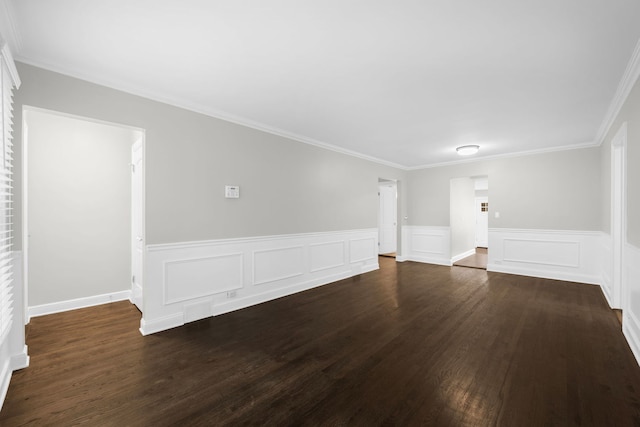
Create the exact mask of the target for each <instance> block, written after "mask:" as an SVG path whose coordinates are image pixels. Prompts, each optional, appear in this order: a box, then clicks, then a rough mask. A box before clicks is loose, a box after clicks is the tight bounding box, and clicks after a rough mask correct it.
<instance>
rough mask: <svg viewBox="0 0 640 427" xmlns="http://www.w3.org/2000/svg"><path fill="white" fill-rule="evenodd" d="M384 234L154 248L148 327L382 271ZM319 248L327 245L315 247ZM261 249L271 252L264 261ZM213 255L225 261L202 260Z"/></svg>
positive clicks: (373, 232)
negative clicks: (379, 244)
mask: <svg viewBox="0 0 640 427" xmlns="http://www.w3.org/2000/svg"><path fill="white" fill-rule="evenodd" d="M377 233H378V229H377V228H373V229H366V230H346V231H335V232H322V233H303V234H296V235H281V236H269V237H264V236H262V237H256V238H239V239H223V240H209V241H203V242H186V243H185V242H183V243H175V244H162V245H152V246H148V247H147V275H146V276H145V277H146V281H145V283H146V284H147V287H146V288H145V312H144V313H143V317H142V321H141V322H140V332H141V333H142V334H143V335H147V334H150V333H154V332H159V331H161V330H164V329H169V328H173V327H176V326H180V325H182V324H184V323H187V322H191V321H194V320H198V319H201V318H205V317H209V316H216V315H219V314H222V313H226V312H229V311H233V310H238V309H241V308H245V307H249V306H251V305H255V304H259V303H263V302H266V301H269V300H272V299H275V298H280V297H284V296H287V295H291V294H293V293H296V292H300V291H304V290H307V289H311V288H314V287H316V286H322V285H325V284H328V283H331V282H334V281H336V280H340V279H344V278H348V277H352V276H356V275H358V274H362V273H366V272H369V271H373V270H377V269H378V268H379V266H378V254H377V253H376V251H375V242H376V237H377ZM318 247H322V248H323V250H322V251H317V250H313V249H314V248H318ZM229 254H234V256H235V257H234V258H229V257H228V255H229ZM261 254H266V256H267V258H265V259H259V256H260V255H261ZM256 255H258V257H256ZM225 256H226V257H227V259H224V257H225ZM210 259H218V260H222V261H221V262H220V263H207V262H202V260H210ZM241 259H242V260H244V261H243V262H239V260H241ZM191 261H193V262H191ZM176 263H179V267H180V268H179V271H178V270H176V274H175V276H173V277H171V278H170V280H167V273H166V269H167V265H178V264H176ZM238 268H240V269H241V271H240V272H239V271H238ZM230 291H232V292H230ZM168 295H172V298H171V299H170V300H168V298H167V296H168Z"/></svg>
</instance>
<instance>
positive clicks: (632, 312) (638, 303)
mask: <svg viewBox="0 0 640 427" xmlns="http://www.w3.org/2000/svg"><path fill="white" fill-rule="evenodd" d="M624 252H625V259H624V261H625V262H624V272H623V275H622V277H623V280H625V282H626V288H627V292H629V294H630V295H631V294H633V295H637V294H638V290H640V248H638V247H636V246H634V245H632V244H630V243H627V244H626V245H625V251H624ZM631 288H633V291H634V292H633V293H632V292H631V290H632V289H631ZM622 332H623V333H624V336H625V338H626V339H627V342H628V343H629V347H631V351H632V352H633V355H634V356H635V358H636V361H637V362H638V364H639V365H640V299H638V298H637V297H636V298H635V299H631V298H630V297H627V304H626V307H624V308H623V310H622Z"/></svg>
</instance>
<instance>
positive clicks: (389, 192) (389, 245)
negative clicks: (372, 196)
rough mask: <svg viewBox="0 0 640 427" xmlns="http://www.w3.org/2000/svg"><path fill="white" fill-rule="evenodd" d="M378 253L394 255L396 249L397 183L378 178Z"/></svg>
mask: <svg viewBox="0 0 640 427" xmlns="http://www.w3.org/2000/svg"><path fill="white" fill-rule="evenodd" d="M378 196H379V197H378V198H379V211H378V254H379V255H383V256H389V257H393V258H395V257H396V252H397V249H398V232H397V225H398V185H397V183H396V182H395V181H391V180H383V179H379V180H378Z"/></svg>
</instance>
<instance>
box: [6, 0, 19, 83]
mask: <svg viewBox="0 0 640 427" xmlns="http://www.w3.org/2000/svg"><path fill="white" fill-rule="evenodd" d="M2 3H5V2H2ZM2 57H3V58H4V63H5V64H6V65H7V69H8V70H9V74H10V75H11V79H12V80H13V85H14V86H15V87H16V89H20V84H21V82H20V76H19V75H18V69H17V68H16V64H15V62H13V55H11V50H10V49H9V45H8V44H6V43H5V44H4V46H2Z"/></svg>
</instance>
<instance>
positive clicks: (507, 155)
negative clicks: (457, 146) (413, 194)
mask: <svg viewBox="0 0 640 427" xmlns="http://www.w3.org/2000/svg"><path fill="white" fill-rule="evenodd" d="M599 145H600V144H599V143H598V142H597V141H590V142H584V143H581V144H572V145H562V146H559V147H549V148H541V149H538V150H527V151H516V152H513V153H505V154H495V155H493V156H484V157H474V158H473V159H469V158H467V159H462V160H454V161H451V162H442V163H434V164H428V165H421V166H411V167H406V168H405V169H406V170H408V171H415V170H422V169H431V168H439V167H442V166H453V165H460V164H464V163H478V162H483V161H485V160H495V159H507V158H513V157H526V156H535V155H537V154H546V153H555V152H557V151H569V150H580V149H583V148H592V147H597V146H599Z"/></svg>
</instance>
